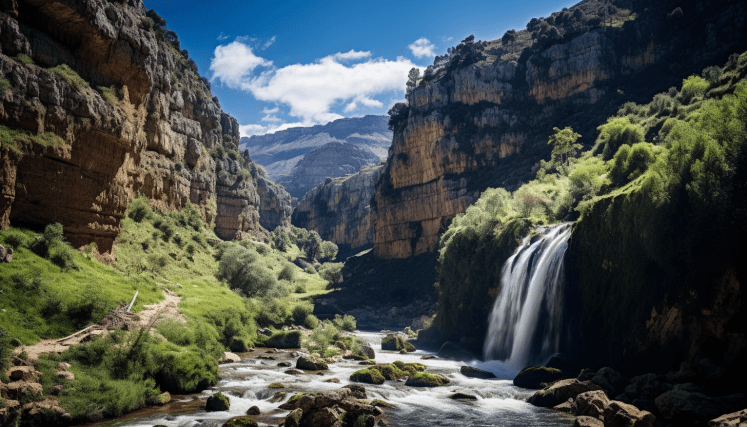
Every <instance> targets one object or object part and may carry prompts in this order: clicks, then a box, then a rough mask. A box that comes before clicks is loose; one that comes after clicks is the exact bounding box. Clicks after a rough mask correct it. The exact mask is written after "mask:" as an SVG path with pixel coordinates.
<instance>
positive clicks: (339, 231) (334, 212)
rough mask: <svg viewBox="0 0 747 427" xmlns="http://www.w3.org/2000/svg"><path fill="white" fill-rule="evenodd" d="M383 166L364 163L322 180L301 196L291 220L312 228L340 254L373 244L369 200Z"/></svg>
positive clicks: (296, 223)
mask: <svg viewBox="0 0 747 427" xmlns="http://www.w3.org/2000/svg"><path fill="white" fill-rule="evenodd" d="M382 170H383V166H365V167H363V168H361V170H360V171H359V172H358V173H356V174H354V175H351V176H346V177H341V178H334V179H331V178H330V179H327V180H325V181H324V182H323V183H322V184H319V185H317V186H316V187H314V188H312V189H311V190H309V191H308V192H307V193H306V194H304V195H303V197H301V199H300V200H299V201H298V205H297V206H296V208H295V209H294V210H293V218H292V220H291V222H292V223H293V225H295V226H296V227H301V228H306V229H309V230H315V231H316V232H318V233H319V236H321V237H322V239H324V240H329V241H331V242H334V243H335V244H337V246H338V247H339V249H340V253H342V254H344V253H355V252H356V251H358V250H360V248H365V247H366V246H369V245H371V244H373V227H372V225H371V217H370V215H371V206H370V203H371V196H373V193H374V187H375V186H376V182H377V181H378V180H379V175H380V174H381V171H382Z"/></svg>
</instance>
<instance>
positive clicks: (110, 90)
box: [99, 86, 119, 105]
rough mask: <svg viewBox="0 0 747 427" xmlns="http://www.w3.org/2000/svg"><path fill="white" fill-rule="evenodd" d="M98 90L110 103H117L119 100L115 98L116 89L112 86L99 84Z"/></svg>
mask: <svg viewBox="0 0 747 427" xmlns="http://www.w3.org/2000/svg"><path fill="white" fill-rule="evenodd" d="M99 91H100V92H101V95H102V96H103V97H104V99H106V100H107V101H108V102H109V103H110V104H112V105H117V102H119V99H118V98H117V91H116V89H115V88H114V86H112V87H106V86H99Z"/></svg>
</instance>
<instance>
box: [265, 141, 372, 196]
mask: <svg viewBox="0 0 747 427" xmlns="http://www.w3.org/2000/svg"><path fill="white" fill-rule="evenodd" d="M376 163H379V157H378V156H376V154H374V153H373V152H372V151H371V150H369V149H367V148H365V147H358V146H355V145H353V144H350V143H348V142H330V143H327V144H324V145H322V146H321V147H319V148H315V149H313V150H311V151H309V152H308V153H307V154H306V155H305V156H304V157H303V159H301V161H299V162H298V163H297V164H296V166H294V167H293V170H291V172H290V173H289V174H288V175H286V176H283V177H280V178H279V179H278V183H279V184H283V185H284V186H285V188H286V189H287V190H288V192H289V193H290V195H291V196H293V197H301V196H303V195H304V194H305V193H306V192H307V191H309V190H311V189H312V188H313V187H314V186H316V185H317V184H321V183H322V182H324V181H325V180H326V179H327V178H338V177H341V176H345V175H352V174H354V173H356V172H358V171H359V170H360V169H361V168H362V167H363V166H366V165H370V164H376Z"/></svg>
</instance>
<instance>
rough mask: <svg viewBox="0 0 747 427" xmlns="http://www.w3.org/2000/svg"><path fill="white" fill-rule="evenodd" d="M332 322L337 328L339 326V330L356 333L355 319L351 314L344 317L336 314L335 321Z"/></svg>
mask: <svg viewBox="0 0 747 427" xmlns="http://www.w3.org/2000/svg"><path fill="white" fill-rule="evenodd" d="M332 322H333V323H334V324H335V326H337V328H338V329H341V330H343V331H347V332H355V327H356V322H355V317H353V316H351V315H349V314H345V315H343V316H340V315H339V314H335V319H334V320H333V321H332Z"/></svg>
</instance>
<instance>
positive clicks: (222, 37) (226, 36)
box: [218, 31, 229, 40]
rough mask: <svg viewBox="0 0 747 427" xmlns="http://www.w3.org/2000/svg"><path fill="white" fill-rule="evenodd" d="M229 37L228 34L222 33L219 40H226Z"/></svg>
mask: <svg viewBox="0 0 747 427" xmlns="http://www.w3.org/2000/svg"><path fill="white" fill-rule="evenodd" d="M228 37H229V36H228V34H226V33H224V32H223V31H221V32H220V35H219V36H218V40H226V39H227V38H228Z"/></svg>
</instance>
